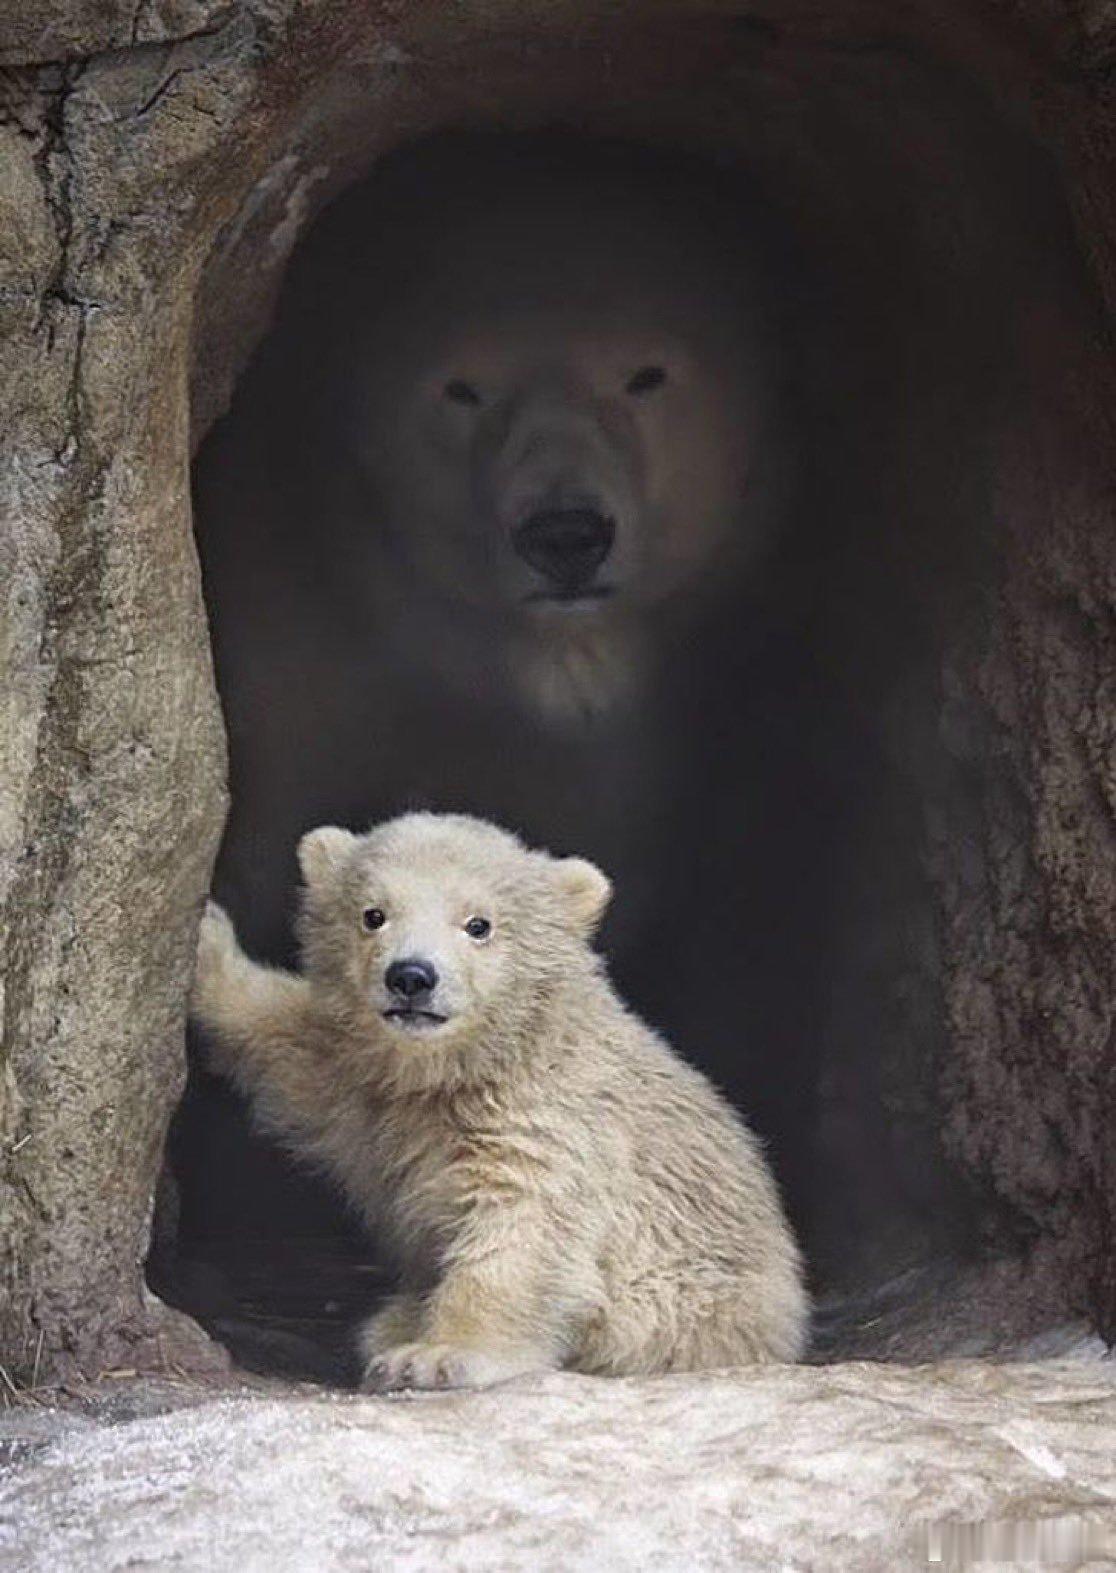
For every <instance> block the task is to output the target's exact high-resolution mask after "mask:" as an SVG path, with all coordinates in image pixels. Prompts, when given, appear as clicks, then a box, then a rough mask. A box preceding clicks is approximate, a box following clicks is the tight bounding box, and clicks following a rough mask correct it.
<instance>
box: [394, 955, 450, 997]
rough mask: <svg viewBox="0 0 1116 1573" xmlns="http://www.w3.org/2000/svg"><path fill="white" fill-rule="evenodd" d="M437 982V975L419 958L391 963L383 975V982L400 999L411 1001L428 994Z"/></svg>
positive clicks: (411, 957)
mask: <svg viewBox="0 0 1116 1573" xmlns="http://www.w3.org/2000/svg"><path fill="white" fill-rule="evenodd" d="M437 981H438V974H437V973H436V972H435V971H434V968H433V967H432V966H431V965H430V963H429V962H428V961H423V960H422V958H421V957H419V956H408V957H407V959H406V960H405V961H393V962H392V964H391V966H390V967H389V968H388V969H387V971H386V972H385V973H384V982H385V983H386V984H387V986H388V988H389V989H390V990H391V992H392V993H393V994H398V996H399V998H400V999H405V1000H413V999H415V998H417V996H418V995H420V994H429V993H430V991H431V990H432V989H433V987H434V985H435V984H436V983H437Z"/></svg>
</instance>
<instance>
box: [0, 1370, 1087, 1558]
mask: <svg viewBox="0 0 1116 1573" xmlns="http://www.w3.org/2000/svg"><path fill="white" fill-rule="evenodd" d="M1098 1348H1099V1346H1098V1345H1097V1344H1096V1343H1095V1341H1089V1342H1083V1343H1082V1344H1081V1345H1080V1346H1079V1347H1078V1349H1077V1350H1075V1351H1074V1354H1073V1356H1071V1357H1070V1358H1065V1357H1063V1358H1059V1359H1055V1360H1044V1361H1033V1362H1029V1363H1020V1364H1009V1365H1000V1364H992V1363H986V1362H979V1361H954V1362H948V1363H944V1364H940V1365H934V1366H922V1367H901V1366H895V1365H876V1364H869V1363H861V1362H857V1363H850V1364H845V1365H830V1366H820V1367H808V1366H800V1367H795V1368H778V1369H766V1370H760V1371H736V1372H725V1373H716V1374H712V1375H706V1376H678V1377H667V1378H662V1379H659V1380H642V1381H604V1380H599V1379H593V1378H587V1377H578V1376H572V1375H559V1376H552V1377H548V1378H545V1379H541V1380H536V1381H533V1382H529V1383H523V1384H519V1385H516V1386H513V1387H508V1388H505V1389H503V1390H502V1391H498V1392H489V1393H478V1394H447V1395H437V1396H434V1395H429V1396H414V1397H412V1396H401V1397H399V1398H394V1399H374V1398H368V1397H361V1396H355V1395H350V1394H329V1393H322V1392H309V1391H307V1390H305V1389H301V1390H299V1391H297V1392H283V1393H279V1394H278V1395H277V1392H276V1390H275V1389H274V1388H272V1389H269V1390H268V1391H265V1392H261V1391H250V1390H240V1391H238V1392H237V1393H235V1394H233V1395H228V1394H225V1395H222V1396H219V1397H216V1398H214V1397H212V1396H208V1397H202V1398H201V1399H200V1400H197V1399H196V1395H195V1399H193V1400H191V1401H189V1402H188V1403H187V1406H186V1407H178V1408H177V1409H175V1410H174V1411H173V1412H169V1413H160V1414H157V1415H154V1416H149V1417H146V1418H131V1417H128V1416H127V1415H126V1416H125V1418H124V1419H121V1418H120V1416H119V1414H117V1416H116V1417H115V1419H114V1418H113V1417H111V1416H109V1417H107V1418H106V1415H105V1414H103V1413H102V1414H100V1415H98V1414H97V1413H96V1412H94V1414H93V1416H92V1417H90V1416H89V1415H85V1416H77V1415H73V1414H70V1415H67V1416H64V1417H61V1418H60V1417H59V1416H58V1415H57V1414H56V1413H54V1412H48V1411H45V1410H23V1411H11V1412H9V1414H8V1415H7V1416H0V1439H2V1438H3V1437H4V1436H7V1437H8V1439H9V1441H8V1445H9V1448H10V1449H11V1454H10V1457H11V1462H10V1465H9V1468H8V1471H7V1474H6V1476H4V1477H0V1567H3V1568H9V1567H10V1568H19V1569H20V1570H21V1573H37V1570H48V1569H49V1570H50V1573H56V1570H61V1569H65V1570H67V1573H80V1570H83V1569H93V1568H96V1569H97V1570H98V1573H109V1570H113V1569H121V1568H137V1567H158V1568H160V1569H163V1568H187V1569H199V1570H200V1569H203V1568H204V1569H206V1570H217V1573H221V1570H225V1569H230V1570H233V1569H235V1570H236V1573H253V1570H256V1569H260V1570H267V1573H286V1570H303V1569H305V1570H306V1573H311V1570H313V1573H326V1570H331V1569H365V1568H390V1569H393V1570H394V1569H423V1568H434V1567H438V1568H460V1569H474V1568H475V1569H497V1568H498V1569H508V1568H512V1569H518V1568H524V1569H531V1570H538V1569H556V1570H557V1569H562V1570H570V1569H593V1570H600V1569H608V1570H609V1573H612V1570H616V1569H641V1570H643V1569H648V1568H670V1569H676V1568H677V1569H681V1568H686V1569H690V1568H701V1569H706V1568H714V1569H719V1568H725V1569H728V1568H733V1569H741V1568H779V1569H814V1568H825V1569H826V1570H827V1573H828V1570H836V1569H844V1568H849V1569H856V1570H857V1573H864V1570H871V1569H880V1570H884V1569H886V1570H888V1573H891V1570H895V1569H901V1568H908V1567H909V1568H915V1567H926V1566H927V1565H929V1564H931V1562H938V1563H939V1564H940V1565H942V1566H946V1567H948V1566H950V1565H953V1566H957V1565H958V1560H959V1558H961V1557H962V1555H963V1554H965V1555H967V1556H968V1557H969V1558H972V1557H973V1555H974V1552H975V1551H976V1543H974V1542H973V1541H972V1539H971V1532H970V1531H967V1530H966V1529H964V1528H961V1527H959V1526H966V1525H973V1524H978V1523H980V1524H985V1525H991V1526H993V1528H992V1529H991V1530H989V1531H987V1533H988V1534H991V1535H997V1534H998V1535H999V1537H1000V1538H999V1541H998V1542H995V1544H994V1545H993V1543H992V1542H990V1541H986V1542H985V1549H984V1555H985V1556H990V1555H992V1554H993V1551H994V1552H995V1554H996V1556H997V1560H1000V1561H1004V1560H1009V1561H1015V1560H1017V1559H1018V1560H1021V1561H1022V1560H1034V1559H1035V1558H1036V1556H1037V1554H1038V1552H1039V1551H1040V1550H1043V1549H1045V1553H1046V1555H1047V1556H1048V1557H1049V1559H1050V1560H1057V1561H1062V1562H1063V1563H1064V1562H1066V1561H1067V1560H1069V1561H1071V1562H1078V1561H1083V1560H1085V1558H1086V1557H1087V1556H1092V1557H1093V1558H1097V1557H1103V1556H1106V1555H1107V1557H1111V1558H1113V1559H1114V1560H1113V1561H1112V1562H1108V1561H1107V1560H1105V1561H1104V1563H1103V1565H1104V1566H1116V1360H1112V1359H1103V1358H1098V1356H1097V1351H1098ZM178 1402H179V1403H180V1404H181V1402H182V1400H181V1399H179V1400H178ZM141 1407H142V1406H141ZM131 1414H132V1415H134V1414H135V1408H133V1409H132V1411H131ZM21 1427H22V1438H21V1431H20V1428H21ZM36 1430H37V1431H38V1436H39V1439H38V1441H36V1440H35V1432H36ZM943 1524H944V1525H946V1526H949V1527H947V1528H945V1529H938V1528H936V1527H934V1526H939V1525H943ZM995 1526H999V1528H996V1527H995ZM1004 1526H1011V1527H1008V1528H1005V1527H1004ZM1034 1526H1040V1527H1037V1528H1036V1527H1034ZM967 1534H969V1535H970V1539H969V1540H968V1541H966V1540H965V1536H966V1535H967ZM1005 1536H1006V1537H1007V1539H1006V1540H1005V1538H1004V1537H1005ZM1043 1536H1045V1537H1046V1538H1045V1540H1043V1539H1042V1537H1043ZM951 1537H952V1538H951ZM966 1546H967V1548H968V1549H967V1552H966V1549H965V1548H966ZM1052 1548H1053V1550H1052ZM1054 1553H1056V1554H1054ZM1065 1553H1069V1555H1068V1557H1067V1555H1066V1554H1065ZM1092 1565H1096V1563H1095V1562H1094V1563H1093V1564H1092Z"/></svg>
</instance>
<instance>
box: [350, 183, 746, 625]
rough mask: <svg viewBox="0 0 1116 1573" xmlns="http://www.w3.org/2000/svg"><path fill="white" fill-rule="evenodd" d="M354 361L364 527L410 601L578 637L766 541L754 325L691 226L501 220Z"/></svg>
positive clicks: (455, 250)
mask: <svg viewBox="0 0 1116 1573" xmlns="http://www.w3.org/2000/svg"><path fill="white" fill-rule="evenodd" d="M360 355H361V362H362V370H361V372H360V374H359V377H358V383H359V396H358V398H357V400H356V415H357V420H356V423H355V425H354V426H353V427H352V428H351V431H352V440H353V442H354V444H355V447H356V450H357V455H358V458H359V465H360V471H361V474H362V476H363V477H364V483H365V486H366V491H365V496H366V497H367V499H368V509H369V526H370V528H371V529H373V530H374V529H376V528H382V529H383V530H384V531H385V533H386V537H387V540H388V542H389V543H390V545H391V547H392V549H393V551H394V553H395V555H396V557H397V559H398V560H402V561H403V562H405V563H406V564H407V565H409V568H410V577H411V579H412V581H413V583H412V588H411V593H414V585H415V583H417V588H418V590H419V591H420V592H421V591H422V590H423V589H424V588H425V589H427V590H429V591H431V592H433V593H434V594H436V595H437V597H438V598H439V599H440V600H442V601H445V602H449V603H453V604H455V605H457V606H459V607H462V608H467V607H472V608H474V609H475V610H476V611H478V612H480V613H483V614H484V615H485V616H486V617H490V618H494V619H497V620H498V621H500V622H503V623H505V624H506V623H507V622H508V621H511V622H512V623H514V624H515V625H516V627H517V628H518V629H519V630H520V631H527V632H531V631H534V632H535V633H538V634H539V635H540V636H542V637H543V638H545V639H550V640H552V639H559V640H561V639H569V638H580V637H584V636H585V635H586V634H587V633H588V632H589V631H590V629H592V628H593V627H600V626H602V625H604V624H608V623H613V624H615V623H617V622H618V621H623V620H625V619H631V618H635V619H637V620H638V619H640V618H645V617H646V615H647V613H648V612H649V611H650V610H651V609H652V608H654V607H656V606H657V605H659V604H660V603H664V602H667V601H670V600H673V599H677V598H679V597H681V596H683V595H685V594H686V593H688V592H689V593H693V592H696V591H697V590H698V589H699V588H700V587H701V586H703V585H704V584H706V583H710V582H713V581H714V580H715V579H716V578H717V576H718V575H719V574H720V573H722V572H723V571H724V568H725V565H726V562H727V561H728V560H730V559H733V560H738V559H739V557H740V555H741V552H743V554H744V555H747V554H748V553H749V552H750V550H751V549H752V548H753V547H754V546H755V544H756V542H757V539H758V538H759V537H760V536H761V535H762V533H763V528H764V521H763V519H762V513H763V507H762V504H761V503H760V501H759V497H758V493H759V490H760V486H759V482H758V479H757V477H759V476H762V474H763V472H764V470H765V468H767V467H768V461H769V459H770V453H769V452H768V449H769V446H770V443H771V433H772V431H773V425H774V423H772V422H770V421H769V419H768V409H769V405H770V390H769V388H768V387H767V386H766V380H767V379H766V372H765V367H764V365H763V359H764V357H763V334H762V331H761V328H760V325H759V322H758V314H757V312H756V308H755V306H754V304H753V303H752V302H751V301H749V300H748V298H747V294H746V289H745V287H744V281H742V280H741V279H740V277H739V276H738V275H736V276H734V275H733V270H732V269H731V268H730V267H728V266H727V265H726V263H725V262H724V260H723V258H721V257H718V256H717V255H716V254H715V252H714V250H713V249H712V248H711V246H710V245H709V244H708V242H707V241H705V240H699V239H698V238H696V237H690V236H687V234H686V233H685V225H684V223H680V224H679V227H678V228H677V229H676V230H674V231H671V230H669V228H668V227H667V226H666V225H665V224H664V223H663V222H662V216H661V215H651V214H649V213H646V212H642V213H639V214H633V213H631V212H629V213H625V214H623V215H621V214H619V213H618V212H617V211H616V210H615V209H610V210H609V211H608V212H604V211H601V212H598V213H595V214H594V213H586V212H585V211H584V209H583V208H579V209H578V210H577V212H576V214H571V212H570V210H569V208H568V207H561V206H559V207H558V208H557V209H556V210H554V211H549V212H540V211H539V210H538V209H537V207H536V208H532V209H530V210H529V212H528V213H527V214H526V215H525V214H524V213H523V212H519V213H516V212H514V211H512V212H509V211H507V210H505V211H504V212H502V214H500V215H498V216H497V217H495V218H493V220H492V222H491V223H490V224H487V225H482V224H480V223H475V224H473V225H472V226H471V227H470V228H469V229H468V231H467V232H466V233H463V234H457V235H450V236H446V237H445V238H444V251H443V254H442V255H441V257H440V258H439V260H438V263H437V265H436V266H428V267H427V268H426V269H425V270H418V272H417V274H416V277H415V278H414V279H413V280H412V281H410V284H409V287H408V289H407V290H406V291H405V297H404V298H403V299H401V300H398V301H395V302H393V303H392V309H391V310H390V311H389V312H385V313H384V315H383V317H382V319H381V320H380V322H379V323H378V325H377V328H376V331H375V333H374V335H373V336H372V338H371V339H370V340H369V341H366V342H365V343H364V344H363V345H362V346H361V347H360Z"/></svg>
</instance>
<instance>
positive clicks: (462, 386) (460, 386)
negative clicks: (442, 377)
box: [442, 377, 481, 405]
mask: <svg viewBox="0 0 1116 1573" xmlns="http://www.w3.org/2000/svg"><path fill="white" fill-rule="evenodd" d="M442 392H443V393H444V394H445V396H446V398H447V399H450V400H452V402H453V403H454V404H474V405H475V404H479V403H480V401H481V396H480V394H479V393H478V392H477V390H476V389H475V388H474V387H473V385H472V383H469V382H462V381H461V379H460V378H459V377H455V378H454V379H453V381H452V382H447V383H446V385H445V387H444V388H443V389H442Z"/></svg>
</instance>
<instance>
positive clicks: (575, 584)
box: [512, 508, 616, 590]
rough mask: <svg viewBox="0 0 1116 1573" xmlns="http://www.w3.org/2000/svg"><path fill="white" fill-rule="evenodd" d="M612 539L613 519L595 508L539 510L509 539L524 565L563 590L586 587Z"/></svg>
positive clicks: (608, 548)
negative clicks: (528, 564)
mask: <svg viewBox="0 0 1116 1573" xmlns="http://www.w3.org/2000/svg"><path fill="white" fill-rule="evenodd" d="M615 539H616V522H615V520H613V519H610V518H609V517H608V516H607V515H606V514H603V513H600V512H599V511H598V510H597V509H596V508H544V509H540V510H539V511H538V512H537V513H532V514H530V515H529V516H528V517H527V518H526V519H524V521H523V523H522V524H520V525H519V526H518V527H517V529H516V531H515V534H514V535H513V537H512V541H513V544H514V546H515V549H516V551H517V552H518V553H519V555H520V557H522V558H523V560H524V562H527V563H530V565H531V567H532V568H535V569H537V570H538V572H539V573H541V574H545V575H546V577H547V578H548V579H550V580H552V581H553V583H554V584H556V585H557V586H558V587H559V588H560V589H563V590H577V589H580V588H581V587H583V586H584V585H587V584H588V583H589V581H590V580H591V579H592V577H593V575H594V574H595V573H596V571H597V569H598V568H599V567H600V566H601V564H602V563H603V562H604V560H605V558H606V557H607V556H608V554H609V552H610V551H611V550H612V543H613V541H614V540H615Z"/></svg>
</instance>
